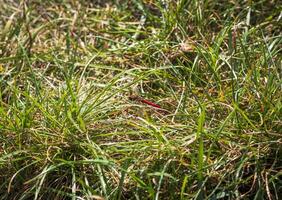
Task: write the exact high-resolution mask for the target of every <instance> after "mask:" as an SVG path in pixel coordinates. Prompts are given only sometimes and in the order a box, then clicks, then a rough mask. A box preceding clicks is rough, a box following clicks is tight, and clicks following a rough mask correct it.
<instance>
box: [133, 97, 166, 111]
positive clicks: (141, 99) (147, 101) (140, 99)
mask: <svg viewBox="0 0 282 200" xmlns="http://www.w3.org/2000/svg"><path fill="white" fill-rule="evenodd" d="M129 100H131V101H136V102H141V103H143V104H146V105H148V106H151V107H153V108H155V109H157V110H158V111H159V112H160V113H162V114H165V115H167V114H170V112H169V111H168V110H166V109H164V108H162V107H161V106H160V105H159V104H156V103H154V102H152V101H149V100H147V99H143V98H142V97H139V96H137V95H131V96H129Z"/></svg>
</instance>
